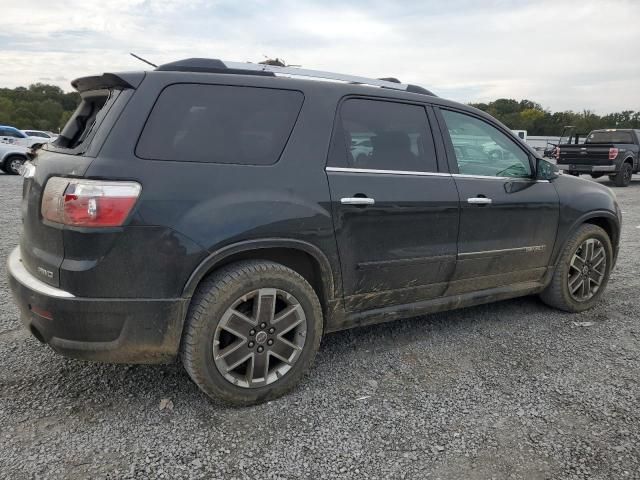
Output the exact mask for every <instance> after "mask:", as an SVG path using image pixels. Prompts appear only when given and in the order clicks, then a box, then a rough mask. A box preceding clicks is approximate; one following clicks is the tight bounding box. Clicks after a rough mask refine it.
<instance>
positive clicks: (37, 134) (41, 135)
mask: <svg viewBox="0 0 640 480" xmlns="http://www.w3.org/2000/svg"><path fill="white" fill-rule="evenodd" d="M22 133H24V134H25V135H26V136H27V137H31V138H35V139H38V140H40V141H42V142H43V143H49V142H53V141H54V140H55V139H56V138H58V134H57V133H53V132H45V131H44V130H22Z"/></svg>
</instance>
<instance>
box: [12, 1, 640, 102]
mask: <svg viewBox="0 0 640 480" xmlns="http://www.w3.org/2000/svg"><path fill="white" fill-rule="evenodd" d="M603 5H604V4H603V3H602V2H600V1H593V0H582V1H552V0H539V1H523V0H493V1H491V0H490V1H483V2H475V1H471V0H450V1H448V2H435V1H431V2H429V1H427V2H424V1H418V0H415V1H405V2H388V1H380V0H373V1H365V0H352V1H350V2H344V1H337V0H324V1H319V0H313V1H310V2H299V1H293V0H281V1H267V0H246V1H244V2H234V1H230V0H224V1H223V0H217V1H205V0H167V1H157V0H112V1H109V2H95V3H94V2H91V1H87V0H67V1H66V2H65V6H64V8H60V7H58V8H56V9H52V8H50V6H49V3H48V2H45V0H26V1H24V2H21V3H16V2H13V3H9V4H8V5H5V6H3V29H2V33H1V34H0V62H1V65H2V68H1V69H0V85H2V86H10V87H13V86H17V85H27V84H29V83H31V82H34V81H37V80H38V79H40V78H45V77H46V78H54V80H52V83H56V84H59V85H60V86H61V87H62V88H64V89H67V90H68V89H69V88H70V87H69V84H68V80H67V79H71V78H75V77H78V76H82V75H87V74H92V73H98V72H102V71H118V70H131V69H141V68H146V67H145V66H144V64H142V63H140V62H138V61H137V60H135V59H133V58H131V57H129V55H128V52H129V51H133V52H136V53H138V54H139V55H142V56H143V57H145V58H149V59H150V60H151V61H153V62H155V63H164V62H169V61H173V60H176V59H178V58H185V57H192V56H203V57H212V58H222V59H227V60H240V61H243V60H251V61H258V60H260V59H262V58H263V56H262V55H263V54H264V55H268V56H271V57H275V56H277V57H280V58H285V59H286V60H287V61H288V62H290V63H292V64H301V65H303V66H304V67H306V68H315V69H319V70H330V71H331V70H332V71H340V72H344V73H351V74H355V75H363V76H374V77H381V76H394V77H398V78H400V79H401V80H402V81H405V82H411V83H417V84H421V85H424V86H425V87H427V88H429V89H431V90H433V91H435V92H436V93H437V94H440V95H442V96H445V97H448V98H452V99H454V100H458V101H463V102H468V101H488V100H492V99H496V98H499V97H511V98H517V99H520V98H529V99H532V100H535V101H537V102H539V103H541V104H543V105H544V106H545V107H547V108H550V109H552V110H564V109H574V110H581V109H592V110H595V111H597V112H599V113H606V112H610V111H614V110H623V109H635V110H640V89H638V88H637V86H638V84H639V80H640V62H636V61H633V59H634V58H635V57H634V56H633V55H634V53H635V50H637V45H640V29H638V28H623V27H622V25H623V24H624V22H625V21H627V20H629V19H634V18H636V19H637V18H640V2H634V1H630V0H629V1H623V0H616V1H609V2H607V3H606V8H604V7H603ZM25 11H28V12H29V16H28V18H27V19H25V15H24V12H25ZM60 78H63V79H64V80H59V79H60Z"/></svg>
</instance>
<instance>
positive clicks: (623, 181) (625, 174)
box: [609, 162, 633, 187]
mask: <svg viewBox="0 0 640 480" xmlns="http://www.w3.org/2000/svg"><path fill="white" fill-rule="evenodd" d="M632 175H633V167H632V166H631V164H630V163H627V162H625V163H623V164H622V167H620V171H619V172H618V173H617V174H616V175H615V176H614V177H613V179H612V180H613V183H614V184H615V186H616V187H628V186H629V184H630V183H631V176H632ZM609 178H611V177H609Z"/></svg>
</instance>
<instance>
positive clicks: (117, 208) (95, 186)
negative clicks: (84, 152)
mask: <svg viewBox="0 0 640 480" xmlns="http://www.w3.org/2000/svg"><path fill="white" fill-rule="evenodd" d="M141 190H142V187H141V186H140V184H139V183H136V182H109V181H102V180H75V179H68V178H58V177H53V178H50V179H49V181H48V182H47V185H46V187H45V189H44V194H43V196H42V216H43V218H45V219H46V220H49V221H50V222H55V223H61V224H64V225H71V226H75V227H118V226H120V225H122V224H123V223H124V222H125V220H126V219H127V217H128V216H129V213H131V210H132V209H133V206H134V205H135V204H136V201H137V200H138V197H139V196H140V191H141Z"/></svg>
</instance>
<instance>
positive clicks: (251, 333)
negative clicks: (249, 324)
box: [249, 328, 256, 336]
mask: <svg viewBox="0 0 640 480" xmlns="http://www.w3.org/2000/svg"><path fill="white" fill-rule="evenodd" d="M255 334H256V331H255V330H254V329H253V328H252V329H251V331H250V332H249V335H251V336H254V335H255Z"/></svg>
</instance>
